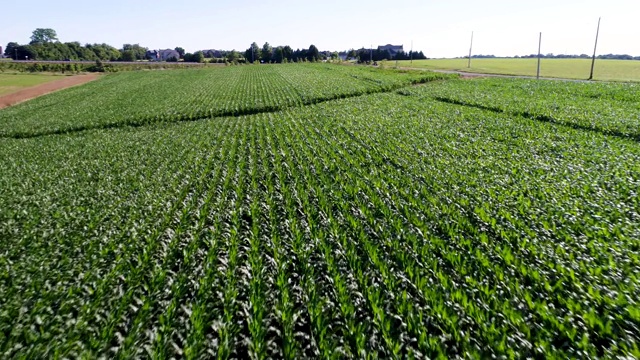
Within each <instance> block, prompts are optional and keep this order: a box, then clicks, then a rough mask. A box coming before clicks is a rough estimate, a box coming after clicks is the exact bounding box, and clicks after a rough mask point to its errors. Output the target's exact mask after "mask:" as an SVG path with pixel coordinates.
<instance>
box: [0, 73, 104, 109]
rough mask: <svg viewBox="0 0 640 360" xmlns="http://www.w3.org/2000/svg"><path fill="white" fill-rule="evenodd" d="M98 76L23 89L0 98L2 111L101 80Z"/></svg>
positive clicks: (78, 77)
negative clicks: (40, 97)
mask: <svg viewBox="0 0 640 360" xmlns="http://www.w3.org/2000/svg"><path fill="white" fill-rule="evenodd" d="M99 77H100V75H98V74H86V75H75V76H69V77H67V78H65V79H61V80H56V81H52V82H49V83H46V84H41V85H37V86H33V87H30V88H26V89H22V90H20V91H16V92H14V93H11V94H7V95H2V96H0V109H4V108H6V107H9V106H12V105H15V104H18V103H21V102H23V101H27V100H31V99H34V98H37V97H38V96H42V95H45V94H49V93H52V92H54V91H58V90H62V89H66V88H69V87H72V86H77V85H82V84H85V83H88V82H89V81H93V80H96V79H97V78H99Z"/></svg>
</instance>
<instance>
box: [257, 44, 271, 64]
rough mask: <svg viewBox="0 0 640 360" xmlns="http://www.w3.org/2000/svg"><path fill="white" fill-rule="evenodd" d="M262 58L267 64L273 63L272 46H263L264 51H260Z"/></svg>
mask: <svg viewBox="0 0 640 360" xmlns="http://www.w3.org/2000/svg"><path fill="white" fill-rule="evenodd" d="M260 58H261V59H262V60H263V61H264V62H266V63H268V62H271V60H272V59H273V48H272V47H271V45H269V43H268V42H266V43H264V45H262V50H261V51H260Z"/></svg>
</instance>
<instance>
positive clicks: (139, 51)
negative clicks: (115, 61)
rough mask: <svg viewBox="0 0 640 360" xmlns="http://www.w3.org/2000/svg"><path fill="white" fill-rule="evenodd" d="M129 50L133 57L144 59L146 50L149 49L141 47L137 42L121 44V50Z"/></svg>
mask: <svg viewBox="0 0 640 360" xmlns="http://www.w3.org/2000/svg"><path fill="white" fill-rule="evenodd" d="M127 50H131V51H133V53H134V54H135V58H136V59H137V60H144V59H145V58H146V57H147V51H148V50H149V49H148V48H146V47H142V46H140V45H138V44H124V45H122V51H123V52H124V51H127Z"/></svg>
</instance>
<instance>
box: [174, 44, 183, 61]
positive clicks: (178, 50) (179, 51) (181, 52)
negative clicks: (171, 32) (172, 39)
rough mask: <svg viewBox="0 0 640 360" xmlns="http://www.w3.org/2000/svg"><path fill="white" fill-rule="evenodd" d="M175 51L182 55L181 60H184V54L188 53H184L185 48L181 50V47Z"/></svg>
mask: <svg viewBox="0 0 640 360" xmlns="http://www.w3.org/2000/svg"><path fill="white" fill-rule="evenodd" d="M174 50H175V51H177V52H178V54H180V59H184V54H185V53H186V51H184V49H183V48H181V47H179V46H178V47H177V48H175V49H174Z"/></svg>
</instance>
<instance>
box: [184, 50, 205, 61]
mask: <svg viewBox="0 0 640 360" xmlns="http://www.w3.org/2000/svg"><path fill="white" fill-rule="evenodd" d="M184 61H185V62H195V63H203V62H204V53H203V52H202V51H197V52H195V53H194V54H191V53H186V54H184Z"/></svg>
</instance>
